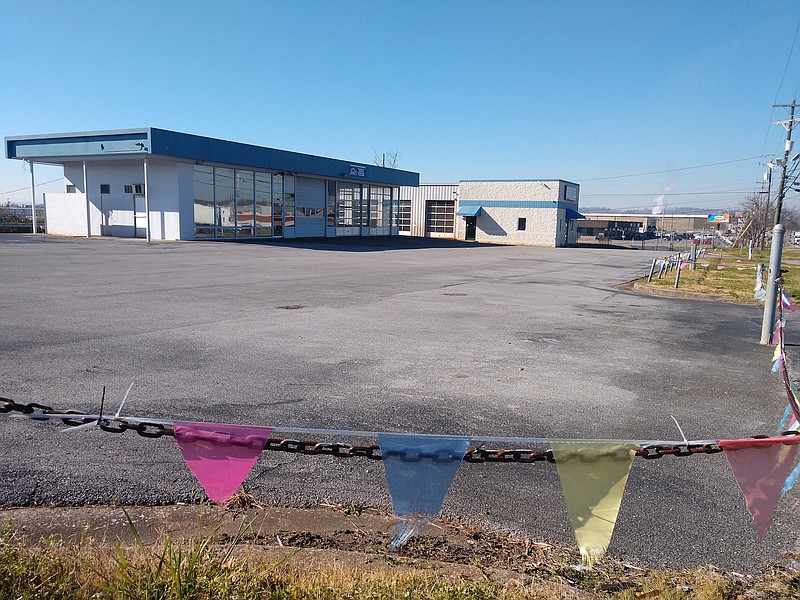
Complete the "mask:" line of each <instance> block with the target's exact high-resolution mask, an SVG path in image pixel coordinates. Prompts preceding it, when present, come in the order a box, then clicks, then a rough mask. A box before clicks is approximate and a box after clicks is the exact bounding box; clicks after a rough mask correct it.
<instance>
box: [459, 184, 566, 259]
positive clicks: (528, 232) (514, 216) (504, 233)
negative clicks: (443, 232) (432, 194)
mask: <svg viewBox="0 0 800 600" xmlns="http://www.w3.org/2000/svg"><path fill="white" fill-rule="evenodd" d="M559 197H562V198H563V191H562V189H561V186H560V182H559V181H462V182H461V183H460V185H459V194H458V198H459V202H461V201H464V200H473V201H484V202H486V203H487V204H491V203H492V202H509V203H511V204H512V205H511V206H505V207H492V206H483V207H482V208H481V212H480V214H479V215H478V217H477V220H476V225H477V229H476V231H475V241H477V242H485V243H488V244H513V245H520V246H549V247H553V246H561V245H564V243H565V242H566V240H567V231H566V224H565V223H564V222H563V221H564V218H563V213H564V210H563V209H562V210H559V209H558V204H557V203H558V200H559ZM514 202H520V203H524V202H546V203H548V204H547V206H545V207H542V208H528V207H524V206H513V203H514ZM550 204H552V208H551V207H550ZM520 218H524V219H525V221H526V223H525V230H524V231H519V230H518V224H519V219H520ZM559 222H562V225H561V231H560V232H559V229H558V228H559ZM465 237H466V220H465V219H464V217H459V216H456V238H457V239H462V240H463V239H464V238H465Z"/></svg>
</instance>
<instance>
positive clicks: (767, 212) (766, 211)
mask: <svg viewBox="0 0 800 600" xmlns="http://www.w3.org/2000/svg"><path fill="white" fill-rule="evenodd" d="M740 208H741V210H742V212H746V213H747V214H748V222H749V223H750V227H749V228H748V229H747V231H746V232H745V234H744V235H743V236H742V242H743V243H744V244H749V243H750V240H752V241H753V246H755V247H758V248H764V247H765V246H766V241H767V232H769V231H772V225H773V223H774V222H775V203H774V199H772V201H771V202H769V203H768V202H767V195H766V194H759V193H755V194H753V195H751V196H748V197H747V198H745V199H744V201H743V202H742V204H741V205H740ZM781 223H782V224H783V226H784V227H786V230H787V231H800V215H798V212H797V211H796V210H794V209H788V208H786V207H784V208H783V209H782V210H781Z"/></svg>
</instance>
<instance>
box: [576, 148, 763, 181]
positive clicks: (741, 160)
mask: <svg viewBox="0 0 800 600" xmlns="http://www.w3.org/2000/svg"><path fill="white" fill-rule="evenodd" d="M757 158H763V155H761V156H750V157H748V158H737V159H736V160H726V161H723V162H717V163H709V164H707V165H696V166H694V167H680V168H678V169H664V170H663V171H650V172H648V173H632V174H631V175H612V176H611V177H594V178H592V179H583V178H579V180H580V181H581V183H583V182H584V181H602V180H604V179H624V178H626V177H643V176H645V175H659V174H661V173H674V172H676V171H690V170H692V169H705V168H706V167H718V166H720V165H730V164H733V163H738V162H745V161H748V160H755V159H757Z"/></svg>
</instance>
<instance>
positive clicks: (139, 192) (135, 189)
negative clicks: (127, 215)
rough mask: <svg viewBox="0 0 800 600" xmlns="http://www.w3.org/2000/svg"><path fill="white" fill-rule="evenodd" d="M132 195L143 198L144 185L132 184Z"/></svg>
mask: <svg viewBox="0 0 800 600" xmlns="http://www.w3.org/2000/svg"><path fill="white" fill-rule="evenodd" d="M133 193H134V194H137V195H139V196H144V184H143V183H135V184H133Z"/></svg>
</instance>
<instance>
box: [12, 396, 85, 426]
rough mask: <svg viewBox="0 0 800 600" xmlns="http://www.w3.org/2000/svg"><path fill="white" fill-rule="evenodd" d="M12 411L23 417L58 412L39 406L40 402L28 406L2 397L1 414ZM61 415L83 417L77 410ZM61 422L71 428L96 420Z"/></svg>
mask: <svg viewBox="0 0 800 600" xmlns="http://www.w3.org/2000/svg"><path fill="white" fill-rule="evenodd" d="M12 411H14V412H19V413H22V414H23V415H33V414H42V415H47V414H52V413H55V412H58V411H56V410H55V409H53V408H52V407H50V406H46V405H44V404H39V403H38V402H28V404H20V403H19V402H15V401H14V400H12V399H11V398H4V397H2V396H0V413H10V412H12ZM59 414H64V415H69V414H73V415H81V414H83V413H82V412H80V411H77V410H66V411H64V412H61V413H59ZM61 421H62V422H63V423H64V424H65V425H69V426H70V427H76V426H78V425H85V424H86V423H91V422H93V421H94V419H88V418H85V417H84V418H82V419H70V418H63V419H61Z"/></svg>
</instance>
